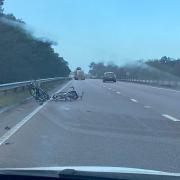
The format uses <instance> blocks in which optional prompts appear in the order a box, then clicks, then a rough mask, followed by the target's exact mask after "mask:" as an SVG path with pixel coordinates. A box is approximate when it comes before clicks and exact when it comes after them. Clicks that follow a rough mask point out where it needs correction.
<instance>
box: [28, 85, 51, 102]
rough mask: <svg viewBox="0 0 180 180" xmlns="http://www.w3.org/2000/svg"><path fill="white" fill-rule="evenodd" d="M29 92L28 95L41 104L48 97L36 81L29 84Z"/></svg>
mask: <svg viewBox="0 0 180 180" xmlns="http://www.w3.org/2000/svg"><path fill="white" fill-rule="evenodd" d="M28 89H29V93H30V95H31V96H32V97H33V98H34V99H35V100H36V102H37V103H38V104H40V105H42V104H43V103H44V102H45V101H47V100H49V99H50V96H49V94H48V93H47V92H46V91H45V90H43V89H42V88H40V87H39V86H38V85H37V84H36V82H32V83H31V84H30V85H29V86H28Z"/></svg>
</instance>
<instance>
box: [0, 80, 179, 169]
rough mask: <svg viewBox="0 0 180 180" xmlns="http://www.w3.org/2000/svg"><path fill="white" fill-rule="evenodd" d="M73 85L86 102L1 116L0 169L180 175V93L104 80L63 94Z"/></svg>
mask: <svg viewBox="0 0 180 180" xmlns="http://www.w3.org/2000/svg"><path fill="white" fill-rule="evenodd" d="M72 85H73V86H74V87H75V88H76V89H77V91H78V92H79V93H81V92H82V91H84V97H83V99H82V101H81V100H77V101H73V102H53V101H49V102H47V103H45V104H44V105H43V106H38V105H37V104H36V103H35V102H34V101H31V102H29V103H26V104H23V105H21V106H19V107H17V108H14V109H12V110H10V111H8V112H6V113H2V114H0V167H39V166H41V167H44V166H118V167H119V166H121V167H131V168H144V169H153V170H163V171H170V172H180V92H178V91H175V90H170V89H163V88H156V87H151V86H146V85H140V84H133V83H124V82H117V83H102V81H101V80H85V81H71V82H69V83H68V84H66V85H65V87H64V88H67V87H69V86H72ZM59 89H60V90H62V87H59ZM5 127H10V129H8V128H6V129H5Z"/></svg>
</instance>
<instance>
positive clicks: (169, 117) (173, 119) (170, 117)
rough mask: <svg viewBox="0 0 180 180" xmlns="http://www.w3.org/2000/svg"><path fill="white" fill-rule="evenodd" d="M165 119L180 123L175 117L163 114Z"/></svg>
mask: <svg viewBox="0 0 180 180" xmlns="http://www.w3.org/2000/svg"><path fill="white" fill-rule="evenodd" d="M162 116H163V117H165V118H167V119H170V120H172V121H180V120H179V119H177V118H175V117H172V116H170V115H168V114H162Z"/></svg>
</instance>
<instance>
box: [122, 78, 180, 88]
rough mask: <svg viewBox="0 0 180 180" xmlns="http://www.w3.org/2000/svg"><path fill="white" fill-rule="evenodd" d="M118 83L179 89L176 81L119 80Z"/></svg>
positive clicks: (179, 84)
mask: <svg viewBox="0 0 180 180" xmlns="http://www.w3.org/2000/svg"><path fill="white" fill-rule="evenodd" d="M119 81H125V82H134V83H141V84H149V85H158V86H167V87H176V88H180V81H177V80H176V81H175V80H150V79H148V80H147V79H119Z"/></svg>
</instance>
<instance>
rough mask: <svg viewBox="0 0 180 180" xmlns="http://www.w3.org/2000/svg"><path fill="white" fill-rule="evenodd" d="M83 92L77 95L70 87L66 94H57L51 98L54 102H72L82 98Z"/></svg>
mask: <svg viewBox="0 0 180 180" xmlns="http://www.w3.org/2000/svg"><path fill="white" fill-rule="evenodd" d="M83 95H84V92H82V94H81V95H79V94H78V93H77V92H76V90H75V88H74V87H70V88H69V89H68V90H67V91H66V92H58V93H56V94H54V95H53V96H52V100H54V101H73V100H77V99H81V100H82V98H83Z"/></svg>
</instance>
